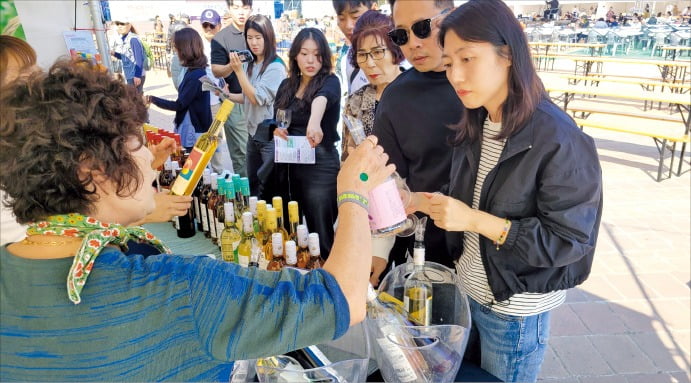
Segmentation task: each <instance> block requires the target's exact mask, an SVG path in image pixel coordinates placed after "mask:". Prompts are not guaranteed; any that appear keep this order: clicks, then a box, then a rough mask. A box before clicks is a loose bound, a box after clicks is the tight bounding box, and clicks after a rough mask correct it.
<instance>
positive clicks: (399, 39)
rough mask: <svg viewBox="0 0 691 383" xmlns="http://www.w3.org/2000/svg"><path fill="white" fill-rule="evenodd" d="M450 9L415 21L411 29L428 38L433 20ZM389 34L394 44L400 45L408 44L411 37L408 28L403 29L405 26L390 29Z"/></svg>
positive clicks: (417, 34)
mask: <svg viewBox="0 0 691 383" xmlns="http://www.w3.org/2000/svg"><path fill="white" fill-rule="evenodd" d="M449 11H450V9H445V10H443V11H441V13H440V14H438V15H436V16H434V17H432V18H429V19H424V20H420V21H418V22H415V23H414V24H413V25H411V26H410V30H411V31H412V32H413V34H415V36H417V37H418V38H420V39H426V38H428V37H429V36H430V35H431V34H432V20H434V19H436V18H438V17H441V16H443V15H445V14H447V13H448V12H449ZM387 35H389V38H390V39H391V41H392V42H393V43H394V44H396V45H398V46H399V47H401V46H403V45H406V44H408V39H409V37H410V36H409V35H408V30H406V29H403V28H396V29H394V30H392V31H390V32H389V33H387Z"/></svg>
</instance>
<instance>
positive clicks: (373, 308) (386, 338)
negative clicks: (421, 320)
mask: <svg viewBox="0 0 691 383" xmlns="http://www.w3.org/2000/svg"><path fill="white" fill-rule="evenodd" d="M367 318H368V319H371V320H370V321H368V322H367V325H368V326H371V328H370V329H371V333H374V337H375V342H376V345H378V346H379V348H380V350H381V353H376V354H375V355H378V356H379V357H381V358H384V359H385V361H379V360H378V361H377V362H378V363H379V366H380V368H381V367H382V365H384V364H389V365H391V367H392V370H393V371H392V373H393V374H394V375H395V376H394V377H393V378H394V379H393V380H394V381H397V382H427V381H428V379H427V377H428V376H430V371H429V367H428V365H427V362H426V361H425V359H424V357H423V356H422V354H421V353H420V352H419V351H417V350H416V349H415V348H416V347H417V344H416V343H415V340H414V338H413V337H412V336H411V335H410V334H409V333H408V332H407V331H406V330H405V328H404V327H406V326H409V323H408V322H407V320H406V319H405V317H403V316H402V315H400V314H399V313H397V312H396V311H395V310H393V309H391V308H389V307H387V305H386V304H384V303H382V302H381V301H380V300H379V298H377V292H376V291H374V288H373V287H372V285H369V287H368V289H367ZM392 339H393V340H395V343H394V342H393V341H392ZM399 345H400V346H399ZM401 346H404V347H405V348H402V347H401ZM382 375H384V370H382ZM384 379H387V377H386V376H384Z"/></svg>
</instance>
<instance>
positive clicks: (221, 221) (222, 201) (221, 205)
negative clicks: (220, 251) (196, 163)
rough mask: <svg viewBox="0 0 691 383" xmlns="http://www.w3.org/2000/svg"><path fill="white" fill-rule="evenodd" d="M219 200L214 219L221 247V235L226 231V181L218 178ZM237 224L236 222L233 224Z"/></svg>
mask: <svg viewBox="0 0 691 383" xmlns="http://www.w3.org/2000/svg"><path fill="white" fill-rule="evenodd" d="M217 198H218V199H217V200H216V209H215V210H214V219H215V223H216V234H217V235H218V239H217V243H218V247H221V241H220V238H221V234H222V233H223V229H225V222H226V221H225V215H226V179H225V178H223V177H218V197H217ZM233 224H235V222H233Z"/></svg>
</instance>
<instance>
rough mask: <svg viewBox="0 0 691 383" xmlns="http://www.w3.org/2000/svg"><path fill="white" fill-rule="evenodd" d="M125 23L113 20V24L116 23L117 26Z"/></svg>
mask: <svg viewBox="0 0 691 383" xmlns="http://www.w3.org/2000/svg"><path fill="white" fill-rule="evenodd" d="M125 24H126V23H122V22H120V21H116V22H115V25H117V26H121V25H125Z"/></svg>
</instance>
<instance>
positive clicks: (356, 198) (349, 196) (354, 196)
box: [336, 191, 369, 210]
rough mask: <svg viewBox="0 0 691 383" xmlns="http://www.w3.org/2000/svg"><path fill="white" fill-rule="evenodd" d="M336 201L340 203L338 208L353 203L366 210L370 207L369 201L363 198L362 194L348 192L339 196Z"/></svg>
mask: <svg viewBox="0 0 691 383" xmlns="http://www.w3.org/2000/svg"><path fill="white" fill-rule="evenodd" d="M336 201H337V202H338V207H341V205H343V204H344V203H346V202H352V203H354V204H357V205H360V206H362V208H363V209H365V210H367V209H368V206H369V201H368V200H367V197H365V196H363V195H362V194H359V193H355V192H351V191H346V192H343V193H341V194H339V195H338V197H337V198H336Z"/></svg>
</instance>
